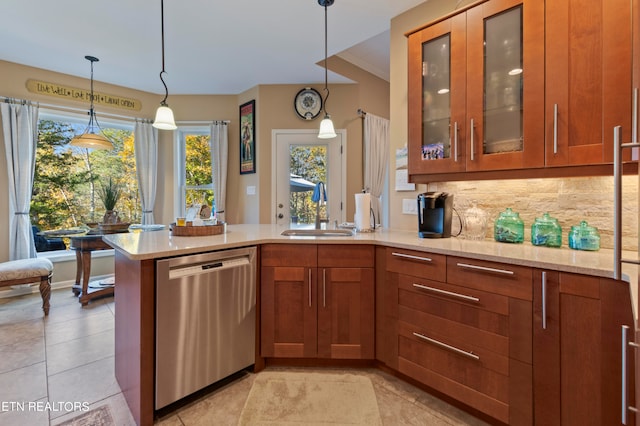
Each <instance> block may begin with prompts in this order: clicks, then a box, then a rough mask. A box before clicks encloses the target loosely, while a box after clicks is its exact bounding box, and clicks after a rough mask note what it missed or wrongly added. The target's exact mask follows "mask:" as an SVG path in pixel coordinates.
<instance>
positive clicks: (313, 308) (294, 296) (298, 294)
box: [260, 266, 318, 358]
mask: <svg viewBox="0 0 640 426" xmlns="http://www.w3.org/2000/svg"><path fill="white" fill-rule="evenodd" d="M315 271H316V269H315V268H305V267H298V266H291V267H286V266H279V267H263V268H262V269H261V274H262V279H261V313H260V318H261V333H260V335H261V339H262V340H261V355H262V356H263V357H283V358H287V357H293V358H302V357H315V356H316V352H317V351H316V349H317V343H316V342H317V330H316V322H317V321H316V318H317V309H318V307H317V300H316V292H317V290H316V277H315V273H316V272H315Z"/></svg>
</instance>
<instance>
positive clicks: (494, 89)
mask: <svg viewBox="0 0 640 426" xmlns="http://www.w3.org/2000/svg"><path fill="white" fill-rule="evenodd" d="M484 34H485V37H484V96H483V98H484V117H483V120H484V123H483V124H484V138H483V141H482V153H483V154H496V153H501V152H521V151H522V150H523V136H524V135H523V128H522V123H523V103H522V87H523V69H522V7H521V6H520V7H516V8H514V9H511V10H509V11H506V12H503V13H501V14H499V15H496V16H494V17H491V18H489V19H486V20H485V22H484Z"/></svg>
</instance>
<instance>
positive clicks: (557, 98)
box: [545, 0, 632, 166]
mask: <svg viewBox="0 0 640 426" xmlns="http://www.w3.org/2000/svg"><path fill="white" fill-rule="evenodd" d="M631 12H632V11H631V2H630V1H629V0H563V1H547V2H546V22H545V30H546V46H545V57H546V70H545V75H546V105H545V115H546V117H545V144H546V146H545V148H546V149H545V152H546V164H547V165H548V166H565V165H588V164H603V163H611V162H612V161H613V128H614V126H618V125H620V126H622V131H623V135H622V139H623V141H624V142H629V141H631V110H632V106H631V98H632V89H631V87H632V85H631V75H632V36H631V19H630V16H631ZM628 154H629V153H628V152H626V153H625V155H628ZM629 158H630V157H627V158H626V159H629Z"/></svg>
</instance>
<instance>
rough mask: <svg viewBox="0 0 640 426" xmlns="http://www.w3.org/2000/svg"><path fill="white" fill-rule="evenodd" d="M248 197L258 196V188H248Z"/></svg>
mask: <svg viewBox="0 0 640 426" xmlns="http://www.w3.org/2000/svg"><path fill="white" fill-rule="evenodd" d="M247 195H256V187H255V186H253V185H251V186H247Z"/></svg>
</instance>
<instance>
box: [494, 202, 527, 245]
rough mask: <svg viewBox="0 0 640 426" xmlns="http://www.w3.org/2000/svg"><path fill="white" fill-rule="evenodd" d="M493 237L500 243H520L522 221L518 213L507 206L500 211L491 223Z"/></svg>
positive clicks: (522, 232) (522, 237)
mask: <svg viewBox="0 0 640 426" xmlns="http://www.w3.org/2000/svg"><path fill="white" fill-rule="evenodd" d="M493 238H494V239H495V240H496V241H498V242H501V243H522V242H523V241H524V222H523V221H522V219H520V214H519V213H516V212H514V211H513V210H511V208H509V207H507V208H506V209H505V211H503V212H502V213H500V215H499V216H498V218H497V219H496V221H495V223H494V225H493Z"/></svg>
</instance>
